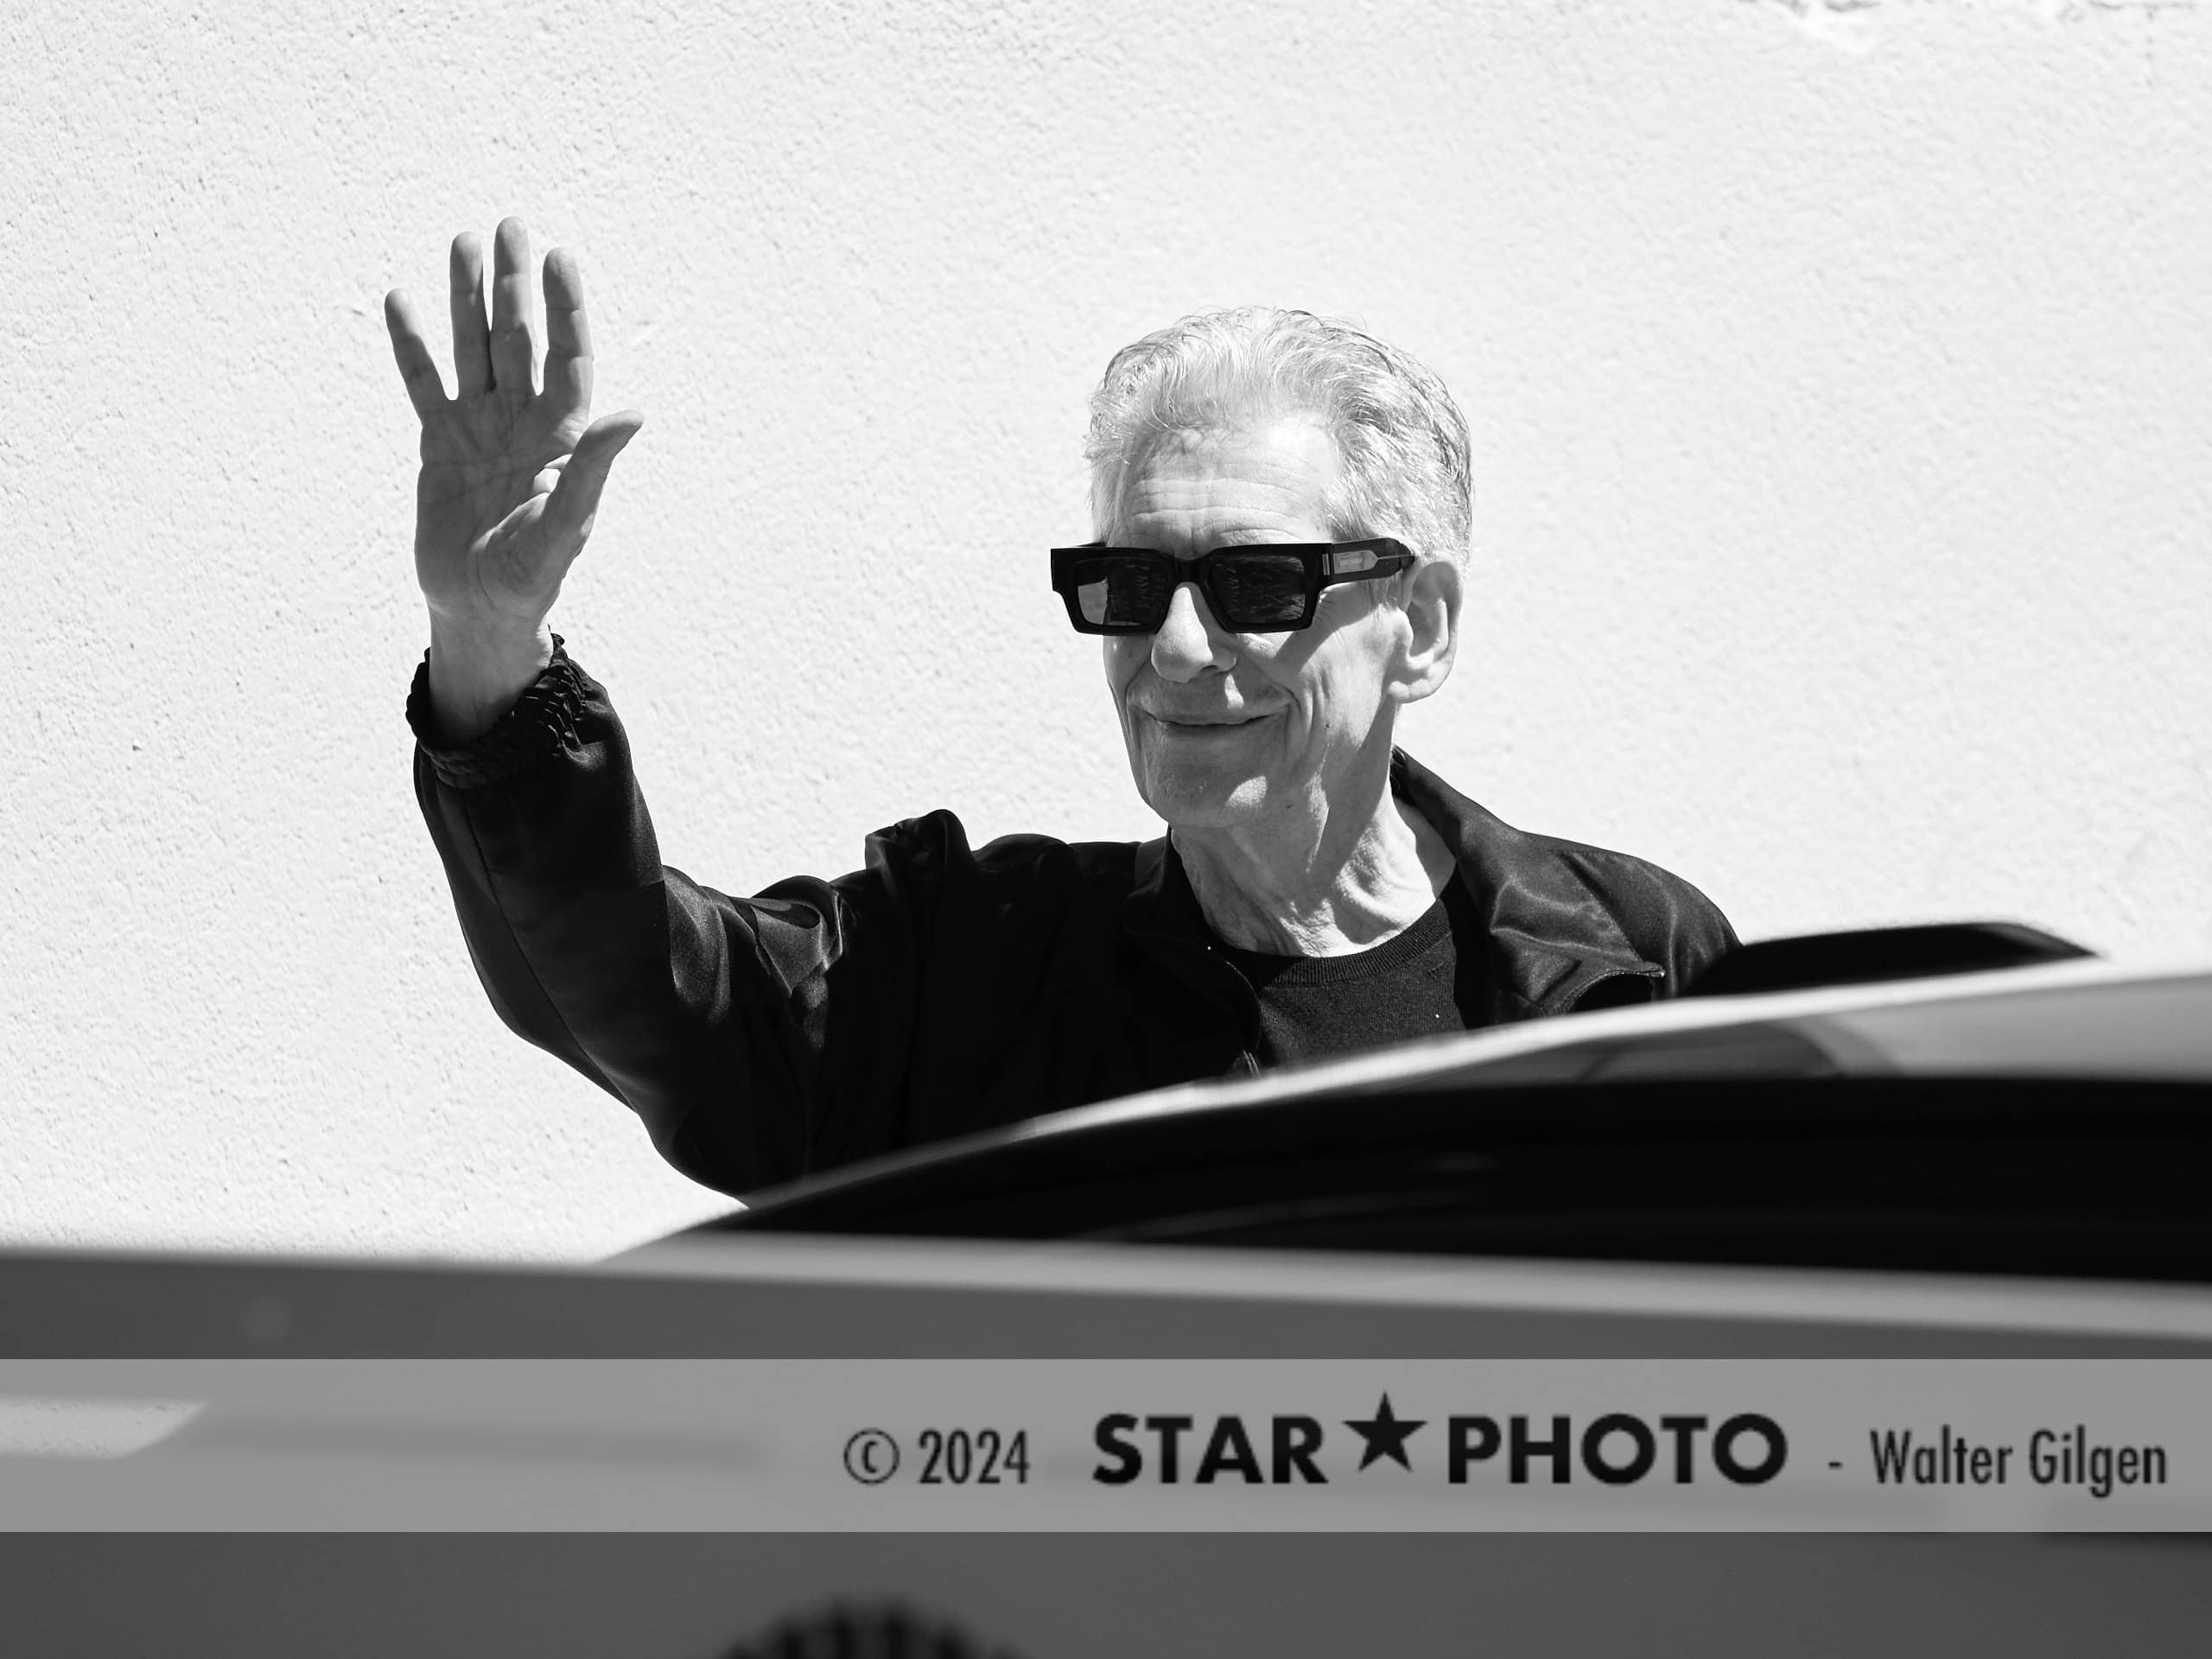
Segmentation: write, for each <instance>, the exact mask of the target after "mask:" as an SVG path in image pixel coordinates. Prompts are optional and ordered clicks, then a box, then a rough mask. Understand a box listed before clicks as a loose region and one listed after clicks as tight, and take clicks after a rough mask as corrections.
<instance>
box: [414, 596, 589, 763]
mask: <svg viewBox="0 0 2212 1659" xmlns="http://www.w3.org/2000/svg"><path fill="white" fill-rule="evenodd" d="M584 695H585V694H584V677H583V671H582V669H580V668H578V667H577V666H576V665H575V664H574V663H573V662H571V661H569V653H568V652H567V651H565V650H564V649H563V644H562V639H561V636H560V635H559V634H557V633H556V634H555V635H554V636H553V660H552V661H550V662H549V663H548V664H545V667H544V670H543V672H541V673H540V674H539V675H538V677H537V679H535V680H534V681H532V682H531V685H530V689H529V690H526V691H524V693H523V694H522V696H519V697H518V698H516V699H515V706H514V707H513V708H512V709H508V710H507V712H506V713H505V714H504V715H500V716H499V721H498V723H497V724H495V725H494V726H493V728H492V729H491V730H490V731H488V732H486V733H485V734H483V735H482V736H481V737H478V738H474V739H472V740H471V741H468V742H466V743H457V744H452V745H447V744H442V743H439V742H437V741H435V737H434V735H433V734H435V731H436V729H437V728H436V722H435V721H434V720H433V719H432V717H431V714H430V653H429V652H427V651H426V652H423V660H422V662H421V663H420V664H417V665H416V670H415V683H414V684H413V685H412V686H410V687H409V688H408V692H407V723H408V725H409V726H410V727H411V728H414V732H415V741H416V743H418V744H420V745H421V746H422V749H423V756H424V758H426V759H427V760H429V763H430V769H431V771H432V772H435V773H436V775H437V779H438V781H439V782H440V783H442V784H444V785H447V786H448V787H449V788H452V789H480V788H481V787H482V786H483V785H486V784H495V783H498V782H499V781H500V780H501V779H506V778H511V777H512V776H514V775H515V774H516V773H517V772H526V771H529V770H530V769H531V768H532V767H535V766H542V765H543V764H544V763H545V762H546V761H548V760H551V759H553V758H554V757H555V756H556V755H557V754H560V753H563V752H564V751H568V750H572V749H574V748H575V747H578V744H579V740H578V738H577V735H576V719H577V716H578V715H580V714H581V713H582V709H583V703H584Z"/></svg>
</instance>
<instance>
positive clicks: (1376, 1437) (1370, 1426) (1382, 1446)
mask: <svg viewBox="0 0 2212 1659" xmlns="http://www.w3.org/2000/svg"><path fill="white" fill-rule="evenodd" d="M1427 1421H1428V1419H1427V1418H1426V1417H1394V1416H1392V1415H1391V1414H1390V1396H1389V1395H1387V1394H1386V1395H1383V1403H1382V1404H1381V1405H1379V1406H1377V1407H1376V1408H1375V1414H1374V1415H1373V1416H1372V1417H1370V1418H1369V1419H1367V1420H1366V1421H1364V1422H1362V1421H1358V1420H1357V1419H1355V1418H1350V1417H1347V1418H1346V1419H1345V1420H1344V1427H1346V1428H1348V1429H1350V1430H1351V1431H1352V1433H1355V1434H1357V1435H1358V1436H1359V1438H1360V1439H1361V1440H1364V1441H1366V1442H1367V1450H1366V1452H1364V1453H1363V1455H1362V1456H1361V1458H1360V1459H1359V1466H1360V1467H1361V1468H1362V1469H1364V1468H1366V1467H1367V1465H1369V1464H1370V1463H1373V1462H1374V1461H1375V1460H1376V1459H1377V1458H1389V1459H1391V1460H1392V1461H1393V1462H1395V1464H1396V1465H1398V1467H1399V1468H1401V1469H1404V1470H1408V1471H1410V1470H1411V1469H1412V1468H1413V1465H1412V1464H1411V1463H1409V1462H1408V1461H1407V1459H1406V1437H1407V1436H1408V1435H1409V1434H1411V1433H1413V1432H1414V1430H1415V1429H1417V1428H1419V1427H1421V1426H1422V1425H1423V1424H1424V1423H1426V1422H1427Z"/></svg>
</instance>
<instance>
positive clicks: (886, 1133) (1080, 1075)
mask: <svg viewBox="0 0 2212 1659" xmlns="http://www.w3.org/2000/svg"><path fill="white" fill-rule="evenodd" d="M426 672H427V670H425V671H418V672H417V674H416V682H415V688H414V690H413V692H412V694H411V695H410V697H409V699H408V716H409V719H410V722H411V723H412V724H413V725H414V727H415V730H416V735H417V737H418V739H419V738H421V737H423V735H424V734H425V733H427V732H428V731H429V729H430V728H429V726H428V724H427V715H428V702H427V690H426V680H425V673H426ZM1391 787H1392V788H1393V789H1394V790H1395V791H1397V792H1398V793H1399V794H1400V795H1401V796H1402V797H1403V798H1405V799H1406V800H1407V801H1408V803H1410V804H1412V805H1414V807H1416V808H1417V809H1418V810H1420V811H1421V815H1422V816H1423V817H1426V818H1427V820H1428V821H1429V823H1432V824H1433V825H1434V826H1435V828H1436V829H1437V830H1438V831H1439V832H1440V834H1441V835H1443V836H1444V837H1445V838H1446V841H1447V842H1450V843H1451V845H1452V847H1453V849H1455V851H1456V853H1457V855H1458V858H1459V880H1461V881H1462V882H1464V883H1465V887H1466V890H1467V893H1469V894H1470V895H1471V898H1472V899H1473V901H1474V913H1475V915H1476V916H1477V917H1478V918H1479V921H1480V924H1481V925H1482V926H1483V927H1484V929H1486V930H1487V932H1488V936H1489V949H1488V959H1487V961H1486V962H1485V963H1483V964H1482V967H1483V970H1484V976H1483V980H1482V988H1481V991H1480V994H1479V995H1480V1001H1481V1006H1482V1012H1483V1016H1484V1017H1483V1019H1482V1020H1481V1021H1480V1022H1479V1023H1482V1024H1485V1025H1488V1024H1503V1023H1506V1022H1508V1021H1511V1020H1529V1019H1536V1018H1541V1017H1542V1016H1545V1015H1548V1014H1565V1013H1568V1012H1570V1011H1572V1010H1573V1009H1574V1008H1576V1007H1578V1006H1580V1007H1592V1006H1596V1005H1599V1004H1600V1003H1612V1002H1618V1001H1643V1000H1646V999H1648V998H1649V997H1653V996H1669V995H1674V994H1675V993H1676V992H1677V991H1679V990H1680V989H1681V987H1682V986H1683V985H1684V984H1685V983H1686V982H1688V980H1689V979H1690V978H1691V977H1692V976H1694V975H1695V974H1696V973H1697V972H1698V971H1699V970H1700V969H1702V968H1703V967H1704V966H1705V965H1706V964H1707V963H1709V962H1711V961H1712V960H1713V958H1715V957H1718V956H1719V955H1720V954H1721V953H1723V952H1724V951H1726V950H1730V949H1732V948H1733V946H1734V944H1735V935H1734V934H1733V933H1732V931H1730V929H1729V926H1728V923H1727V920H1726V918H1724V917H1723V916H1722V915H1721V914H1720V912H1719V910H1717V909H1715V908H1714V906H1713V904H1712V902H1711V901H1710V900H1708V899H1707V898H1706V897H1705V896H1704V894H1702V893H1699V892H1698V891H1697V889H1696V888H1694V887H1691V886H1690V885H1689V884H1688V882H1686V881H1683V880H1680V879H1679V878H1677V877H1675V876H1673V875H1670V874H1668V873H1667V872H1666V871H1664V870H1662V869H1660V868H1656V866H1654V865H1651V864H1648V863H1646V862H1644V861H1643V860H1641V859H1637V858H1630V857H1629V856H1627V855H1624V854H1621V853H1611V852H1606V851H1605V850H1603V849H1599V848H1595V847H1583V846H1578V845H1577V844H1575V843H1574V842H1566V841H1554V840H1553V839H1551V838H1550V837H1548V836H1534V835H1529V834H1527V833H1525V832H1524V831H1522V830H1519V829H1514V828H1513V827H1511V826H1510V824H1506V823H1502V822H1500V821H1499V820H1498V819H1497V818H1496V817H1492V816H1491V814H1490V813H1488V812H1486V811H1484V810H1483V809H1482V808H1481V807H1479V806H1478V805H1476V804H1474V803H1473V802H1472V801H1470V800H1468V799H1466V798H1465V797H1464V796H1461V795H1459V794H1457V793H1455V792H1453V791H1452V790H1451V789H1449V788H1448V787H1446V785H1444V784H1443V783H1442V782H1441V781H1440V779H1437V778H1436V777H1435V776H1434V775H1433V773H1431V772H1428V771H1427V770H1426V769H1424V768H1423V767H1421V766H1419V765H1417V764H1416V763H1415V762H1414V761H1413V760H1411V759H1410V758H1408V756H1406V755H1405V754H1403V753H1400V754H1398V755H1397V756H1396V757H1395V760H1394V761H1393V764H1392V769H1391ZM415 790H416V798H417V799H418V800H419V801H420V802H421V804H422V807H423V817H425V818H426V819H427V820H428V821H429V826H430V835H431V838H432V839H433V840H434V841H435V842H436V843H437V849H438V853H439V855H440V857H441V858H442V859H443V860H444V861H445V867H446V874H447V875H448V879H449V880H451V882H452V885H453V893H454V906H455V908H456V909H458V911H459V912H460V914H461V930H462V931H463V932H464V933H465V934H466V935H467V940H468V949H469V954H470V956H471V957H472V958H473V960H474V963H475V964H476V972H477V976H478V977H479V978H480V979H481V980H482V982H483V984H484V988H485V990H486V993H488V994H489V995H490V996H491V999H492V1005H493V1007H494V1008H496V1009H497V1010H498V1011H499V1017H500V1018H501V1019H502V1020H505V1021H506V1023H507V1025H508V1026H509V1027H511V1028H512V1029H513V1030H514V1031H515V1032H516V1033H518V1034H519V1035H521V1036H523V1037H525V1038H527V1039H529V1040H530V1041H531V1042H533V1043H535V1044H537V1046H539V1047H541V1048H543V1049H546V1050H548V1051H549V1052H552V1053H554V1054H556V1055H558V1056H560V1058H563V1060H566V1061H567V1062H568V1063H569V1065H572V1066H574V1067H575V1068H576V1070H577V1071H581V1072H582V1073H583V1074H584V1075H585V1076H586V1077H589V1078H591V1079H592V1081H593V1082H594V1083H596V1084H599V1085H600V1086H601V1088H603V1089H606V1090H608V1091H609V1092H611V1093H613V1094H614V1095H616V1096H620V1098H621V1099H623V1100H625V1101H626V1102H627V1103H629V1104H630V1106H631V1107H632V1109H634V1110H635V1111H636V1112H637V1113H638V1115H639V1116H640V1117H642V1118H643V1119H644V1120H645V1126H646V1128H647V1129H648V1130H649V1131H650V1132H651V1134H652V1137H653V1141H654V1144H655V1145H656V1146H658V1147H659V1148H660V1150H661V1153H662V1154H663V1155H664V1157H666V1158H667V1159H668V1160H669V1161H670V1162H671V1163H672V1164H674V1165H675V1166H677V1168H678V1169H680V1170H682V1171H683V1173H685V1174H687V1175H689V1176H690V1177H692V1179H695V1180H699V1181H702V1182H705V1183H706V1184H707V1185H710V1186H715V1187H719V1188H721V1190H723V1191H724V1192H746V1191H747V1190H749V1189H752V1188H754V1187H758V1186H761V1185H767V1184H769V1183H772V1182H776V1181H781V1180H785V1179H791V1177H794V1176H797V1175H799V1174H802V1173H807V1172H810V1171H813V1170H818V1169H822V1168H823V1167H826V1166H829V1165H833V1164H838V1163H842V1162H845V1161H847V1160H851V1159H855V1158H861V1157H866V1156H868V1155H869V1154H874V1153H880V1152H887V1151H889V1150H892V1149H893V1148H895V1147H905V1146H910V1145H912V1144H913V1143H915V1142H917V1141H930V1140H935V1139H938V1138H941V1137H944V1136H947V1135H959V1134H963V1133H964V1132H967V1131H969V1130H974V1129H980V1128H989V1127H992V1126H995V1125H998V1124H1002V1123H1009V1122H1015V1121H1017V1120H1019V1119H1020V1118H1024V1117H1029V1116H1035V1115H1036V1114H1038V1113H1039V1112H1047V1111H1053V1110H1057V1109H1060V1108H1062V1107H1067V1106H1076V1105H1081V1104H1083V1103H1085V1102H1088V1101H1094V1100H1103V1099H1106V1098H1109V1097H1110V1096H1116V1095H1121V1094H1126V1093H1129V1092H1131V1091H1133V1090H1139V1089H1147V1088H1153V1087H1157V1086H1159V1085H1161V1084H1173V1083H1183V1082H1187V1081H1189V1080H1191V1079H1192V1078H1196V1077H1216V1076H1220V1075H1223V1074H1224V1073H1230V1072H1235V1071H1249V1070H1250V1069H1251V1068H1252V1065H1253V1060H1252V1050H1253V1048H1254V1046H1255V1041H1256V1039H1257V1033H1258V1010H1257V1005H1256V1004H1255V1001H1254V999H1253V995H1252V992H1251V990H1250V988H1249V987H1248V986H1247V984H1246V983H1245V982H1244V980H1243V977H1242V976H1240V975H1239V974H1238V973H1237V971H1236V969H1235V968H1233V967H1232V966H1230V963H1227V962H1226V961H1224V960H1223V959H1222V957H1220V956H1219V955H1218V953H1217V948H1216V947H1215V946H1214V945H1213V944H1212V942H1211V935H1210V934H1209V933H1208V932H1207V931H1206V929H1205V925H1204V923H1203V921H1202V919H1201V917H1200V914H1199V911H1198V902H1197V899H1195V898H1194V897H1193V895H1192V892H1191V887H1190V883H1189V881H1188V880H1187V878H1186V877H1185V874H1184V873H1183V868H1182V863H1181V861H1180V860H1179V858H1178V857H1177V856H1176V855H1175V853H1174V851H1173V849H1172V848H1171V847H1170V846H1169V844H1168V842H1166V839H1165V838H1164V837H1163V838H1162V839H1160V840H1158V841H1149V842H1143V843H1141V844H1139V843H1135V842H1077V843H1073V844H1071V843H1068V842H1058V841H1053V840H1051V839H1049V838H1047V837H1046V836H1007V837H1005V838H1004V839H1002V840H999V841H995V842H991V843H990V844H989V845H988V846H986V847H984V848H982V849H980V850H971V849H969V845H968V840H967V836H966V835H965V834H964V833H963V830H962V829H961V827H960V821H959V819H957V818H956V817H953V816H952V814H950V812H944V811H937V812H931V813H930V814H928V815H927V816H925V817H919V818H911V819H908V820H907V821H906V822H905V823H897V824H893V825H892V826H891V827H890V828H889V829H881V830H879V831H877V832H876V833H875V834H874V835H872V836H869V837H868V849H867V862H866V864H865V866H864V867H863V868H861V869H859V870H857V871H855V872H854V873H853V874H850V875H845V876H841V877H839V878H838V879H837V880H834V881H823V880H816V879H814V878H811V877H804V876H802V877H795V878H793V879H792V880H787V881H781V882H779V883H777V884H776V885H775V886H774V887H770V888H768V889H767V890H766V892H764V893H759V894H756V895H755V896H753V898H750V899H734V898H730V897H728V896H727V895H725V894H722V893H716V892H715V891H713V890H712V889H710V888H708V887H701V886H700V885H698V884H697V883H696V882H694V881H692V880H690V879H689V878H688V877H686V876H684V875H683V874H681V873H680V872H678V871H676V870H673V869H670V868H665V867H664V865H663V864H662V863H661V861H660V850H659V848H658V845H657V844H656V843H655V842H654V838H653V829H652V820H651V819H650V818H649V817H647V815H646V812H645V801H644V798H642V796H641V795H640V794H639V789H638V783H637V778H636V775H635V773H634V772H632V769H631V765H630V750H629V744H628V741H627V739H626V737H625V735H624V734H623V730H622V726H621V722H620V721H619V720H617V719H616V717H615V715H614V710H613V708H612V707H611V706H610V705H609V703H608V702H607V694H606V692H605V691H604V690H602V689H601V687H600V685H599V684H598V683H596V682H595V681H594V680H593V679H591V677H589V676H588V675H586V674H585V673H584V672H583V671H582V670H581V669H580V668H578V667H577V666H576V665H575V664H574V663H573V662H571V661H570V660H569V658H568V657H567V656H566V654H565V653H564V652H560V651H559V650H557V649H556V652H555V655H554V661H553V664H552V665H551V666H550V667H549V668H548V669H547V670H546V671H545V673H544V674H543V676H541V677H540V678H539V679H538V681H537V684H535V685H534V686H532V687H531V690H529V691H528V692H526V693H525V694H524V696H523V698H522V699H521V701H520V702H518V704H517V705H516V707H515V709H513V710H512V711H511V712H510V713H509V714H508V715H506V716H505V718H504V719H503V720H502V721H500V722H499V725H498V726H496V727H494V728H493V729H492V730H491V731H490V732H488V733H487V734H485V735H484V736H483V737H481V738H480V739H478V740H477V741H475V742H474V743H471V744H468V745H467V746H465V747H460V748H456V749H442V748H439V747H435V746H434V745H431V744H427V743H426V744H423V746H421V747H418V748H417V750H416V760H415ZM1461 948H1462V950H1463V951H1464V950H1465V943H1464V942H1463V943H1462V946H1461Z"/></svg>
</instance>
